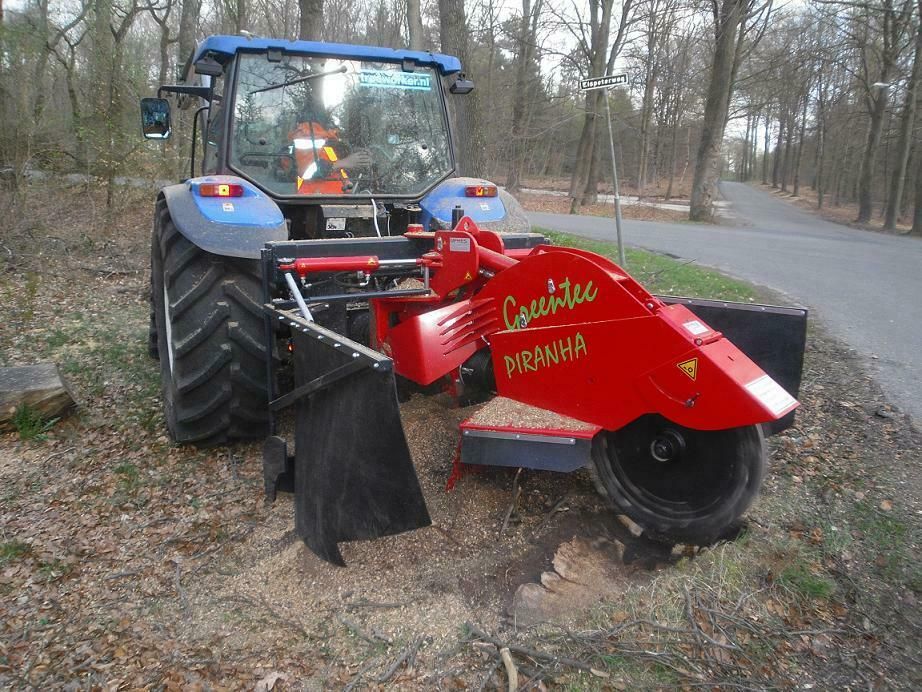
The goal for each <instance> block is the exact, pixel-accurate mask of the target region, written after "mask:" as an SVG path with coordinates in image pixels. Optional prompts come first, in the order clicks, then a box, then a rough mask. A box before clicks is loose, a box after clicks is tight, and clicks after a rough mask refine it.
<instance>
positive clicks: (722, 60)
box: [688, 0, 746, 221]
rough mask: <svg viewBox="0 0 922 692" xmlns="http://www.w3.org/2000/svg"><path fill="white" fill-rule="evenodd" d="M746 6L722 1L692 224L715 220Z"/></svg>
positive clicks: (736, 0) (739, 1)
mask: <svg viewBox="0 0 922 692" xmlns="http://www.w3.org/2000/svg"><path fill="white" fill-rule="evenodd" d="M716 1H717V0H714V2H716ZM745 5H746V2H745V0H722V2H721V5H720V8H719V16H718V18H717V25H716V26H715V32H716V34H715V35H716V44H715V47H714V59H713V61H712V63H711V76H710V81H709V85H708V91H707V98H706V101H705V105H704V122H703V123H702V127H701V141H700V143H699V146H698V155H697V157H696V159H695V173H694V178H693V181H692V195H691V209H690V212H689V215H688V216H689V219H691V220H692V221H711V220H712V219H713V216H714V197H716V195H717V180H718V177H719V174H720V168H719V166H720V147H721V143H722V142H723V136H724V129H725V127H726V123H727V112H728V108H729V104H730V94H731V93H732V91H733V84H732V76H733V73H734V61H735V58H736V55H737V52H736V37H737V31H738V30H739V26H740V23H741V22H742V20H743V13H744V10H743V8H744V7H745Z"/></svg>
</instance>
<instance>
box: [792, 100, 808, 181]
mask: <svg viewBox="0 0 922 692" xmlns="http://www.w3.org/2000/svg"><path fill="white" fill-rule="evenodd" d="M809 94H810V91H809V89H808V90H807V91H805V92H804V107H803V110H802V111H801V113H800V136H799V137H798V138H797V154H795V156H794V196H795V197H798V196H800V160H801V157H802V156H803V153H804V136H805V135H806V133H807V103H808V101H809Z"/></svg>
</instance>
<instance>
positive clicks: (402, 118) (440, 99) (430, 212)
mask: <svg viewBox="0 0 922 692" xmlns="http://www.w3.org/2000/svg"><path fill="white" fill-rule="evenodd" d="M186 73H187V79H186V81H185V83H182V84H176V85H163V86H161V87H160V89H159V92H158V98H157V99H151V98H148V99H143V100H142V104H141V105H142V108H141V110H142V130H143V133H144V136H145V137H147V138H151V139H164V138H166V137H168V136H169V134H170V117H169V115H170V114H169V109H170V103H169V101H167V100H166V99H163V98H159V97H161V96H163V95H164V94H176V95H179V96H180V101H179V105H180V106H181V107H185V108H188V107H189V106H190V105H192V104H193V103H194V102H195V101H196V100H199V99H200V103H202V104H203V105H201V106H200V107H199V108H198V110H197V111H196V113H195V118H194V130H195V132H194V141H195V144H194V148H193V152H192V162H191V170H190V178H196V177H198V176H235V177H239V178H241V179H242V180H243V181H245V182H246V184H247V185H246V187H248V188H250V187H252V188H253V189H254V190H257V191H258V192H259V193H261V194H263V195H265V196H267V197H268V198H270V199H271V200H273V201H274V202H275V203H276V204H277V205H278V207H279V209H280V210H281V212H282V213H283V214H284V216H285V218H286V220H287V223H288V226H289V229H290V233H289V235H290V237H291V238H294V239H300V238H320V237H350V236H370V235H384V234H388V230H390V233H393V234H400V233H403V232H404V231H405V230H406V226H407V225H408V224H410V223H422V224H423V225H424V228H425V229H426V230H434V229H435V228H444V227H447V225H448V224H449V223H450V221H451V210H452V209H453V207H454V206H458V205H460V206H461V207H462V208H463V209H464V212H465V214H467V215H469V216H471V217H472V218H474V219H475V220H476V221H479V222H481V223H486V224H488V225H489V224H490V223H491V222H496V221H500V220H503V219H505V218H506V217H507V216H508V214H507V211H514V210H517V204H516V203H515V200H514V199H512V198H511V197H510V196H508V195H505V194H502V195H500V194H499V192H498V191H497V189H496V188H495V186H492V185H491V184H489V183H488V182H487V181H481V180H469V179H460V180H459V179H458V178H457V177H456V176H457V165H456V159H455V155H454V148H453V141H452V137H451V130H450V127H449V122H450V120H449V114H448V108H447V103H446V95H447V94H463V93H467V92H469V91H470V90H471V89H472V88H473V84H472V83H471V82H470V81H468V80H466V79H465V78H464V76H463V75H462V74H461V64H460V62H459V61H458V60H457V58H454V57H451V56H446V55H440V54H435V53H428V52H420V51H409V50H394V49H390V48H374V47H368V46H353V45H346V44H329V43H314V42H308V41H280V40H276V39H258V38H255V39H254V38H245V37H234V36H212V37H210V38H208V39H206V40H205V41H203V42H202V43H201V44H200V45H199V46H198V48H197V50H196V52H195V53H194V54H193V56H192V57H191V58H190V60H189V62H188V63H187V70H186ZM165 116H166V117H165ZM446 197H447V198H448V199H446ZM472 197H475V198H477V199H470V198H472ZM452 202H454V203H452ZM507 206H510V207H513V209H512V210H507V209H506V207H507ZM515 230H527V229H526V228H525V227H524V225H523V226H522V228H518V229H515Z"/></svg>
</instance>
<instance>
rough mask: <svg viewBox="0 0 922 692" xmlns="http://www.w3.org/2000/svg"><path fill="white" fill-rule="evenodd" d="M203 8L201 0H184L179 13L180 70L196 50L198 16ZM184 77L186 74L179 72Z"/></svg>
mask: <svg viewBox="0 0 922 692" xmlns="http://www.w3.org/2000/svg"><path fill="white" fill-rule="evenodd" d="M201 9H202V2H201V0H182V11H181V12H180V14H179V36H178V41H177V50H178V54H177V56H176V65H177V66H178V68H179V69H180V70H182V69H183V66H184V65H185V64H186V61H187V60H188V59H189V58H190V57H191V56H192V51H194V50H195V40H196V31H198V18H199V13H200V12H201ZM178 77H179V78H180V79H183V78H184V77H185V75H183V74H179V75H178Z"/></svg>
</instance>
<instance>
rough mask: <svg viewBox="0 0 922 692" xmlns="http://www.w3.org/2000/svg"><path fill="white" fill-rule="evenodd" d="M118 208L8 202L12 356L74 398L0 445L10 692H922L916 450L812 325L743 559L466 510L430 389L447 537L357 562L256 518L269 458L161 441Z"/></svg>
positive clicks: (565, 493) (427, 468) (535, 482)
mask: <svg viewBox="0 0 922 692" xmlns="http://www.w3.org/2000/svg"><path fill="white" fill-rule="evenodd" d="M103 199H104V195H103V193H102V192H101V191H99V190H96V189H89V190H86V189H83V188H80V187H78V188H66V187H64V188H60V187H59V188H56V189H54V190H48V189H44V190H39V189H33V190H29V191H27V193H26V194H25V195H23V196H20V197H18V198H15V199H14V198H12V197H11V196H9V195H6V196H3V195H0V213H2V214H3V218H4V219H6V221H5V223H4V224H3V225H2V227H0V263H2V270H0V306H2V320H0V365H12V364H25V363H33V362H38V361H46V360H52V361H55V362H57V363H59V364H60V366H61V369H62V371H63V373H64V374H65V376H66V377H67V378H68V379H69V380H70V382H71V385H72V388H73V390H74V392H75V393H76V396H77V398H78V399H79V403H80V406H79V409H78V410H77V412H76V413H74V414H73V415H71V416H69V417H67V418H66V419H65V420H62V421H60V422H58V423H57V424H55V425H53V426H50V427H48V429H44V428H45V427H46V426H30V427H27V426H23V427H21V429H20V431H19V432H18V433H9V434H5V435H0V688H7V687H10V688H32V689H49V688H59V687H64V686H65V684H67V683H70V684H71V685H72V686H73V687H98V688H100V689H152V688H157V689H187V688H188V689H205V688H208V689H254V688H256V689H271V688H273V686H274V689H276V690H282V689H321V688H323V689H326V688H331V687H332V688H336V687H339V688H348V689H368V688H370V689H376V688H384V687H393V686H399V687H402V688H407V689H478V688H481V689H497V688H501V689H505V688H506V684H507V682H506V676H507V674H508V670H509V669H508V668H507V667H506V666H505V665H504V663H503V660H502V658H501V653H500V649H501V648H503V647H504V646H508V648H509V649H510V652H511V656H510V658H509V665H514V666H515V667H516V668H517V672H518V681H519V684H520V687H521V688H525V689H545V688H565V689H616V690H626V689H631V690H633V689H653V688H661V687H680V688H683V689H691V688H695V687H718V686H726V687H733V688H738V689H765V688H769V687H780V688H786V689H789V688H795V687H796V688H800V689H810V688H824V689H859V688H860V689H867V688H889V689H918V688H919V686H920V685H922V644H920V636H919V635H920V633H922V615H920V608H919V599H920V598H922V571H920V568H919V564H920V558H922V554H920V547H919V546H920V540H922V504H920V503H919V486H918V484H917V480H918V475H917V474H918V471H917V470H918V469H919V468H920V467H922V435H920V433H919V431H918V430H916V429H915V428H913V427H912V425H911V423H910V421H909V420H908V419H907V418H906V417H905V416H904V415H903V414H901V413H900V412H899V411H897V410H895V409H894V408H893V407H892V406H890V405H889V404H888V402H887V401H886V400H885V398H884V397H883V395H882V394H881V392H880V389H879V388H878V387H877V386H876V384H875V383H874V382H873V380H872V379H870V378H869V377H868V376H867V374H866V373H865V371H864V368H863V366H862V363H861V361H860V360H859V358H858V357H857V355H856V354H855V353H854V352H852V351H850V350H848V349H846V348H844V347H843V346H841V345H840V344H838V343H836V342H835V341H833V340H831V339H830V338H828V337H827V336H825V335H824V333H823V332H822V330H821V329H819V328H817V327H816V325H813V327H812V328H811V332H810V338H809V344H808V352H807V356H806V364H805V374H804V383H803V388H802V391H801V395H800V399H801V401H802V402H803V404H804V405H803V407H802V409H801V410H800V412H799V413H798V418H797V423H796V425H795V427H793V428H791V429H789V430H787V431H785V432H784V433H782V434H781V435H778V436H775V437H773V438H770V440H769V441H768V444H769V449H770V457H771V463H770V467H769V470H768V474H767V478H766V481H765V484H764V488H763V492H762V494H761V496H760V498H759V500H758V501H757V502H756V504H755V505H754V506H753V508H752V509H751V510H750V511H749V512H748V515H747V522H746V526H745V527H744V529H743V530H742V531H741V533H740V535H739V536H738V537H737V538H735V540H731V541H727V542H724V543H721V544H719V545H716V546H713V547H710V548H706V549H701V550H692V549H690V548H685V547H681V546H677V547H673V546H664V545H661V544H657V543H654V542H652V541H650V540H647V539H646V538H645V537H643V536H640V537H638V536H635V535H634V532H632V531H631V530H630V529H631V528H634V529H636V527H631V526H630V525H626V524H625V523H622V522H621V521H619V520H618V519H617V518H616V517H615V516H614V515H613V513H612V512H611V511H610V510H609V509H608V508H607V507H606V506H605V504H604V503H603V502H602V501H601V500H600V499H599V498H598V497H597V496H596V494H595V493H594V491H593V489H592V485H591V482H590V480H589V478H588V476H586V475H585V474H583V473H577V474H572V475H567V476H557V475H553V474H549V473H544V474H541V473H527V472H523V473H522V474H521V475H519V476H518V477H517V476H516V473H515V472H514V471H512V470H503V469H490V470H486V471H483V472H481V473H476V474H474V473H472V474H469V475H466V476H465V477H463V478H462V479H461V481H460V482H459V484H458V486H457V487H456V488H455V489H454V491H452V492H451V493H446V492H445V490H444V486H445V482H446V479H447V478H448V475H449V472H450V468H451V460H452V456H453V452H454V448H455V444H456V442H457V428H456V426H457V423H458V421H459V420H460V419H461V418H463V417H466V415H467V412H466V411H464V410H460V409H457V408H452V407H451V406H450V405H449V402H447V401H446V400H444V399H443V398H441V397H431V398H421V397H416V398H413V399H411V400H410V401H409V402H407V403H406V404H404V405H403V406H402V415H403V418H404V424H405V428H406V432H407V437H408V439H409V442H410V447H411V451H412V453H413V458H414V462H415V464H416V467H417V472H418V475H419V477H420V481H421V484H422V487H423V491H424V494H425V497H426V501H427V503H428V505H429V510H430V513H431V515H432V518H433V522H434V526H433V527H431V528H427V529H423V530H420V531H415V532H412V533H408V534H403V535H400V536H395V537H389V538H385V539H380V540H377V541H374V542H366V543H355V544H347V545H344V546H343V552H344V556H345V559H346V562H347V563H348V565H349V566H348V567H346V568H337V567H332V566H330V565H327V564H326V563H323V562H321V561H319V560H318V559H316V558H315V557H314V556H313V555H312V554H311V553H310V552H309V551H308V550H307V549H306V548H305V547H304V546H303V545H302V544H301V543H300V541H298V540H297V539H296V538H295V537H294V534H293V531H292V528H293V520H292V513H293V510H292V503H291V500H290V499H289V498H286V497H282V498H280V499H279V500H278V501H277V502H276V503H275V504H267V503H266V502H265V501H264V499H263V494H262V470H261V455H260V450H259V447H258V445H248V446H238V447H234V448H230V449H229V448H217V449H210V450H197V449H194V448H189V447H180V446H176V445H174V444H172V443H171V442H170V441H169V440H168V438H167V436H166V431H165V428H164V425H163V422H162V418H161V410H160V401H159V383H158V380H159V377H158V366H157V364H156V363H155V362H154V361H152V360H150V359H149V357H148V356H147V319H148V312H147V310H148V307H147V306H148V303H147V299H148V289H147V286H148V266H149V265H148V262H149V259H148V252H149V233H150V216H151V212H150V209H151V199H150V195H148V194H146V193H144V192H142V191H131V190H125V191H120V193H119V194H118V195H117V196H116V197H115V199H116V205H117V206H116V208H114V209H111V210H106V209H105V208H104V205H103V203H102V200H103ZM656 272H660V274H661V273H662V270H661V269H657V270H656ZM656 272H652V273H651V274H650V275H649V276H643V275H638V277H637V278H639V279H640V280H641V281H647V282H649V283H650V284H651V288H652V289H653V290H656V285H657V281H658V280H659V278H660V274H657V273H656ZM739 290H743V289H739ZM514 486H515V487H517V488H518V489H519V491H520V492H519V493H518V494H516V493H515V492H514V490H513V488H514ZM514 498H515V499H514ZM510 508H511V512H510ZM507 515H508V517H509V520H508V521H504V520H505V519H506V517H507ZM504 524H505V527H504ZM542 573H543V577H542ZM542 582H543V584H544V585H550V586H551V587H552V588H550V589H548V588H545V586H542V585H541V584H542ZM526 596H527V598H526ZM497 644H499V646H497Z"/></svg>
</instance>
